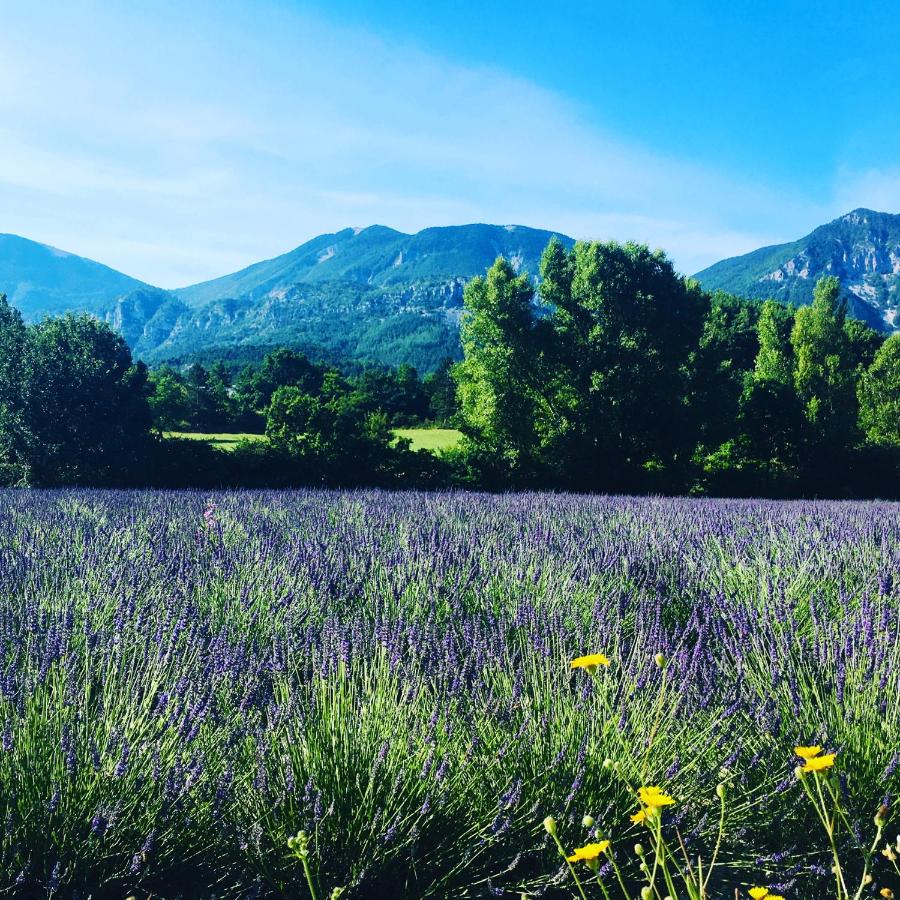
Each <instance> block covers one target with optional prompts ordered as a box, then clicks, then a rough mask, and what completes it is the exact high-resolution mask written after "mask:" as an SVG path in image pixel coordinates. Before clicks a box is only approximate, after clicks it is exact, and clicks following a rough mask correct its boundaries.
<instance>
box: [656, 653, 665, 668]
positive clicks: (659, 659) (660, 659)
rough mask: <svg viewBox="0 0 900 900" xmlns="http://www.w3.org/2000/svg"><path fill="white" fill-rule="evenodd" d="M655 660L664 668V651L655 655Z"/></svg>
mask: <svg viewBox="0 0 900 900" xmlns="http://www.w3.org/2000/svg"><path fill="white" fill-rule="evenodd" d="M653 662H655V663H656V664H657V665H658V666H659V667H660V668H662V667H663V666H664V665H665V664H666V657H665V655H664V654H662V653H657V654H656V656H654V657H653Z"/></svg>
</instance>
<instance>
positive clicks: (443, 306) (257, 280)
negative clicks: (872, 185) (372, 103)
mask: <svg viewBox="0 0 900 900" xmlns="http://www.w3.org/2000/svg"><path fill="white" fill-rule="evenodd" d="M554 235H556V236H558V237H559V238H560V239H561V240H562V241H563V243H565V244H566V245H567V246H571V245H572V244H573V243H574V241H573V240H572V238H569V237H567V236H565V235H561V234H559V233H557V232H552V231H546V230H542V229H535V228H529V227H527V226H521V225H489V224H485V223H474V224H470V225H453V226H435V227H431V228H424V229H422V230H420V231H418V232H414V233H411V234H408V233H405V232H402V231H398V230H396V229H393V228H389V227H388V226H385V225H371V226H368V227H366V228H344V229H341V230H340V231H336V232H332V233H326V234H321V235H317V236H316V237H314V238H312V239H310V240H309V241H306V242H304V243H302V244H300V245H298V246H297V247H294V248H293V249H292V250H289V251H287V252H286V253H282V254H279V255H277V256H274V257H272V258H271V259H267V260H261V261H259V262H256V263H252V264H251V265H249V266H245V267H244V268H242V269H240V270H238V271H236V272H232V273H229V274H226V275H223V276H220V277H218V278H213V279H209V280H207V281H204V282H200V283H198V284H194V285H188V286H186V287H183V288H178V289H175V290H164V289H161V288H157V287H154V286H152V285H149V284H146V283H145V282H142V281H139V280H138V279H134V278H131V277H130V276H128V275H125V274H124V273H121V272H118V271H116V270H115V269H112V268H110V267H108V266H104V265H103V264H101V263H97V262H94V261H93V260H89V259H86V258H84V257H80V256H77V255H75V254H70V253H67V252H65V251H62V250H58V249H56V248H54V247H51V246H49V245H46V244H40V243H38V242H36V241H31V240H29V239H27V238H22V237H19V236H18V235H0V291H2V290H4V289H5V290H6V291H7V293H8V294H9V298H10V301H11V302H12V303H13V304H14V305H16V306H18V307H19V308H20V309H21V310H22V312H23V314H24V315H25V317H26V318H28V319H30V320H33V319H36V318H39V317H40V316H42V315H47V314H57V313H61V312H69V311H71V312H88V313H91V314H93V315H96V316H98V317H99V318H102V319H104V320H105V321H107V322H109V323H110V324H111V325H112V326H113V327H115V328H116V329H117V330H118V331H120V333H121V334H122V335H123V336H124V337H125V339H126V341H128V343H129V345H130V346H131V348H132V351H133V352H134V354H135V356H136V357H140V358H142V359H144V360H145V361H147V362H148V363H151V364H159V363H163V362H168V361H172V362H178V363H181V362H186V361H188V360H190V359H191V358H192V356H194V355H196V354H197V353H203V354H204V355H206V356H207V357H208V356H210V354H215V353H221V354H223V355H226V354H236V355H238V356H240V355H242V354H247V353H253V352H255V350H254V348H262V347H266V348H271V347H272V346H277V345H279V344H284V345H289V346H294V347H298V348H300V349H305V350H307V351H308V352H311V353H313V354H315V355H317V356H319V357H320V358H327V359H331V360H333V361H340V360H342V359H354V360H357V361H359V360H367V361H369V362H375V363H384V364H391V365H396V364H399V363H400V362H411V363H412V364H414V365H416V366H417V367H419V368H422V369H424V370H428V369H430V368H433V367H435V366H437V365H438V364H439V363H440V360H441V359H442V358H443V357H445V356H448V355H450V356H458V355H459V318H460V315H461V312H462V298H463V289H464V287H465V284H466V282H467V281H468V280H469V279H470V278H472V277H473V276H475V275H478V274H482V273H483V272H484V271H485V269H486V268H487V267H488V266H490V265H491V264H492V263H493V261H494V260H495V259H496V258H497V256H501V255H502V256H505V257H507V258H508V259H510V261H511V262H512V264H513V266H514V267H515V268H516V269H517V271H521V272H525V273H527V274H529V275H530V276H531V277H532V278H535V279H536V277H537V272H538V266H539V261H540V257H541V254H542V252H543V250H544V248H545V246H546V244H547V242H548V241H549V240H550V238H551V237H553V236H554ZM826 274H835V275H838V276H839V277H840V278H841V281H842V289H843V291H844V294H845V296H846V298H847V300H848V305H849V308H850V314H851V315H853V316H855V317H856V318H861V319H863V320H864V321H866V322H867V323H869V324H870V325H873V326H875V327H877V328H878V329H879V330H881V331H883V332H888V331H892V330H895V324H900V322H898V321H897V319H898V309H900V215H894V214H891V213H879V212H876V211H873V210H869V209H865V208H859V209H855V210H852V211H851V212H849V213H846V214H845V215H843V216H840V217H838V218H837V219H835V220H833V221H832V222H829V223H826V224H825V225H821V226H819V227H818V228H816V229H814V230H813V231H812V232H810V234H808V235H807V236H806V237H804V238H800V239H798V240H796V241H791V242H788V243H784V244H772V245H769V246H766V247H760V248H758V249H757V250H754V251H751V252H750V253H747V254H743V255H740V256H735V257H730V258H728V259H724V260H721V261H720V262H718V263H715V264H714V265H712V266H709V267H707V268H706V269H703V270H702V271H701V272H698V273H697V274H696V275H695V276H694V277H695V278H697V279H698V280H699V281H700V282H701V284H703V286H704V287H705V288H707V289H709V290H715V289H722V290H727V291H729V292H731V293H735V294H739V295H742V296H749V297H751V298H758V299H764V298H768V297H773V298H775V299H778V300H781V301H783V302H788V303H795V304H803V303H808V302H810V301H811V299H812V290H813V287H814V285H815V282H816V280H818V278H819V277H821V275H826Z"/></svg>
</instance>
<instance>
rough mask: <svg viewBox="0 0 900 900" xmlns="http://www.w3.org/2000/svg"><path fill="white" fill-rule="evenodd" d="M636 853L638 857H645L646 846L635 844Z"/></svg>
mask: <svg viewBox="0 0 900 900" xmlns="http://www.w3.org/2000/svg"><path fill="white" fill-rule="evenodd" d="M634 852H635V853H636V854H637V855H638V856H643V855H644V845H643V844H635V845H634Z"/></svg>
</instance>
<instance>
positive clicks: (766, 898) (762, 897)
mask: <svg viewBox="0 0 900 900" xmlns="http://www.w3.org/2000/svg"><path fill="white" fill-rule="evenodd" d="M747 893H748V894H750V896H751V897H752V898H753V900H784V897H782V896H781V894H770V893H769V889H768V888H763V887H755V888H750V890H749V891H748V892H747Z"/></svg>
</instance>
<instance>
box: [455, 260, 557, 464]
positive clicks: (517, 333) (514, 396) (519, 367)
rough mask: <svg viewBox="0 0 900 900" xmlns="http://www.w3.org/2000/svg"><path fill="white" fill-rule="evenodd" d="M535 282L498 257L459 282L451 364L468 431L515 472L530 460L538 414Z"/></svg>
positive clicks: (531, 459) (476, 440)
mask: <svg viewBox="0 0 900 900" xmlns="http://www.w3.org/2000/svg"><path fill="white" fill-rule="evenodd" d="M533 299H534V288H533V287H532V286H531V284H530V282H529V281H528V279H527V277H526V276H524V275H522V276H517V275H516V273H515V272H514V271H513V268H512V266H511V265H510V264H509V262H507V261H506V260H505V259H503V258H502V257H501V258H499V259H498V260H497V261H496V262H495V263H494V264H493V265H492V266H491V268H490V269H488V272H487V275H486V277H484V278H481V277H479V278H474V279H473V280H472V281H470V282H469V284H468V285H466V289H465V294H464V303H465V313H464V315H463V319H462V323H461V339H462V346H463V361H462V362H461V363H459V365H458V366H456V368H455V369H454V373H453V374H454V378H456V381H457V385H458V397H459V403H460V410H461V418H462V427H463V431H464V433H465V434H466V435H467V437H468V439H469V440H471V441H472V442H474V443H475V444H477V445H478V446H480V447H482V448H485V449H487V450H488V451H489V452H490V453H491V454H493V455H494V456H495V457H497V458H498V459H499V460H502V461H503V463H504V465H506V466H507V467H508V469H509V470H510V471H511V472H513V473H517V475H518V476H519V477H527V476H528V475H529V474H530V473H531V471H532V469H533V467H534V462H535V460H534V456H535V452H536V450H537V449H538V446H537V445H538V437H537V435H538V427H539V425H538V419H539V417H541V415H542V411H541V409H540V406H541V404H540V401H539V399H538V395H537V393H536V392H535V390H534V381H535V377H536V376H537V375H538V372H539V371H540V368H541V361H540V355H541V348H540V343H539V341H538V340H537V339H536V334H535V323H534V316H533V311H532V301H533Z"/></svg>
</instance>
